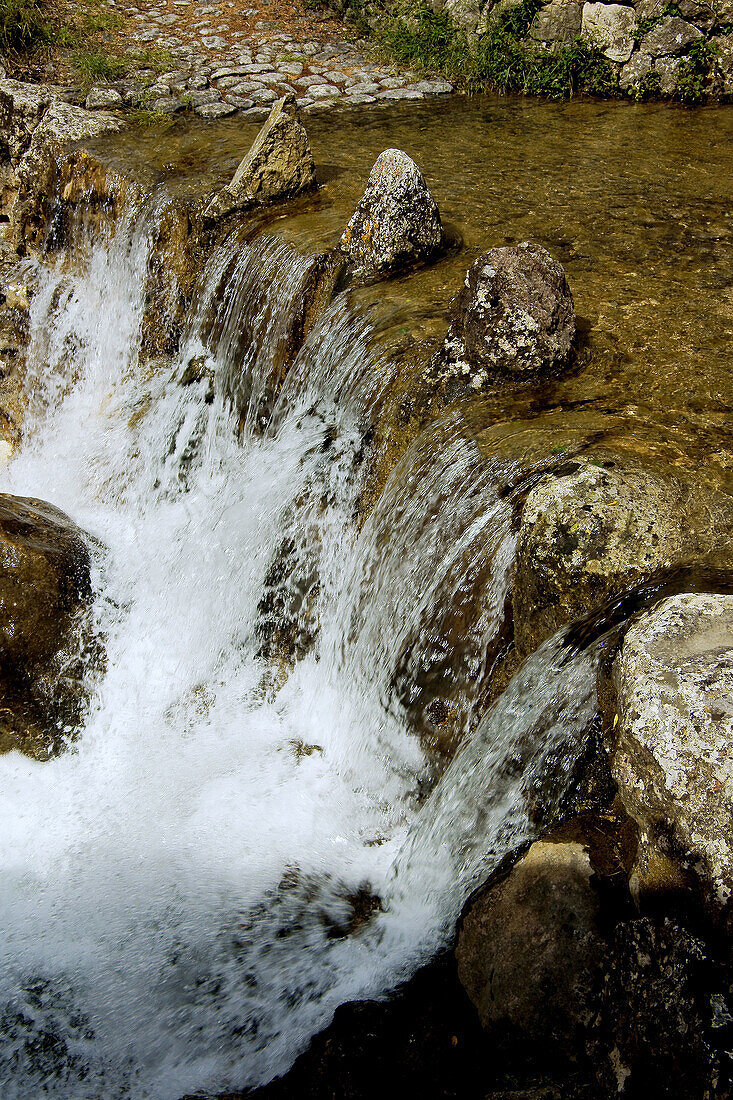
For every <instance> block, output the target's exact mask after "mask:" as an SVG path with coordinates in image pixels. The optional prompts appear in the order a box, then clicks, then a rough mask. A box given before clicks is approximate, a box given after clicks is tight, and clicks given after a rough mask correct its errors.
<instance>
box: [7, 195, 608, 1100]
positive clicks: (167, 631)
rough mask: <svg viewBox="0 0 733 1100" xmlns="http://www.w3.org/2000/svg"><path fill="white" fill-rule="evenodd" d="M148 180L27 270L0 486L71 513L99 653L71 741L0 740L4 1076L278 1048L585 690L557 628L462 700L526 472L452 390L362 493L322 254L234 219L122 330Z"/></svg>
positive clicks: (446, 866) (459, 872) (178, 1089)
mask: <svg viewBox="0 0 733 1100" xmlns="http://www.w3.org/2000/svg"><path fill="white" fill-rule="evenodd" d="M159 213H160V210H159V206H158V205H156V204H155V203H152V204H150V206H149V208H148V209H147V212H146V213H143V212H142V211H141V210H140V209H139V208H132V207H131V208H130V209H129V210H128V211H127V212H126V213H125V214H124V216H123V217H121V219H120V220H119V221H118V223H117V226H116V228H115V229H114V231H113V232H111V233H110V234H109V235H106V236H103V237H99V238H97V239H95V240H93V241H90V242H89V248H88V253H87V255H88V262H86V263H85V264H84V265H83V266H82V270H77V271H70V270H69V266H68V265H67V264H64V263H63V262H61V261H60V262H59V263H58V264H57V265H55V266H51V267H50V268H49V269H48V270H46V271H39V279H40V286H39V289H38V292H37V293H36V295H35V297H34V299H33V303H32V316H31V332H32V338H31V347H30V354H29V362H30V364H31V366H30V370H29V376H28V382H27V404H28V412H27V419H26V423H25V427H24V444H23V447H22V448H21V449H20V451H19V453H18V454H17V456H16V457H15V459H14V461H13V462H12V464H11V466H10V467H9V469H8V470H7V471H6V472H5V473H4V475H3V485H2V488H3V490H4V491H7V492H12V493H17V494H22V495H28V496H38V497H42V498H45V499H48V500H50V501H52V502H53V503H54V504H56V505H57V506H59V507H61V508H63V509H64V510H65V511H66V512H68V513H69V514H70V515H71V516H72V518H73V519H74V520H75V521H76V522H77V523H78V524H79V525H80V526H81V527H82V528H84V529H85V530H86V531H88V532H89V533H90V534H91V535H92V536H93V537H94V540H95V542H94V546H93V559H94V562H93V570H94V575H93V581H94V589H95V592H96V598H95V603H94V609H93V613H94V622H95V628H96V630H97V631H98V633H99V635H100V637H102V638H103V639H104V645H105V650H106V667H105V670H104V672H103V674H100V673H99V672H97V673H96V674H95V676H94V677H93V679H92V680H91V684H90V686H91V691H92V703H91V706H90V709H89V713H88V715H87V717H86V720H85V724H84V728H83V730H82V731H81V733H80V735H79V737H78V739H76V740H75V741H74V743H73V744H71V745H70V746H69V748H68V750H67V751H66V752H64V753H63V754H61V755H59V756H58V757H56V758H54V759H52V760H50V761H48V762H45V763H39V762H37V761H33V760H31V759H28V758H26V757H23V756H21V755H20V754H18V753H10V754H8V755H6V756H2V757H0V789H1V790H2V797H1V799H0V864H1V865H2V880H3V887H2V892H1V894H0V928H2V937H1V939H0V1021H1V1023H0V1027H1V1028H2V1034H3V1042H2V1045H1V1046H0V1083H1V1085H2V1087H1V1088H0V1092H2V1096H3V1098H4V1100H29V1098H31V1097H36V1096H39V1095H48V1096H51V1097H64V1100H91V1098H92V1097H98V1096H100V1095H102V1096H104V1097H105V1098H106V1100H113V1098H116V1097H120V1098H123V1097H124V1098H132V1100H148V1098H149V1100H178V1098H179V1097H181V1096H182V1095H183V1094H184V1093H192V1092H195V1091H196V1090H203V1091H210V1092H214V1091H216V1090H219V1091H222V1090H224V1089H226V1088H241V1087H244V1086H247V1085H256V1084H259V1083H263V1082H265V1081H267V1080H269V1079H270V1078H271V1077H272V1076H273V1075H275V1074H277V1073H282V1072H283V1071H284V1070H285V1069H287V1067H288V1065H289V1064H290V1063H291V1062H292V1060H293V1059H294V1057H295V1056H296V1055H297V1053H298V1052H299V1051H300V1050H302V1049H303V1048H304V1047H305V1046H306V1045H307V1043H308V1041H309V1039H310V1038H311V1037H312V1035H313V1034H314V1033H316V1032H317V1031H318V1030H320V1029H321V1028H323V1027H324V1026H325V1025H326V1024H327V1023H328V1022H329V1020H330V1018H331V1016H332V1014H333V1012H334V1010H335V1008H336V1007H337V1006H338V1005H339V1004H340V1003H343V1002H344V1001H347V1000H350V999H353V998H357V997H364V996H380V995H383V994H384V993H385V992H386V991H388V990H389V988H390V987H391V986H392V985H393V984H394V983H395V982H396V981H398V980H399V979H400V978H403V977H405V976H407V975H409V973H410V972H411V971H412V970H413V969H414V967H416V966H417V965H418V964H419V963H420V962H421V961H423V960H424V959H426V958H428V957H429V956H430V955H431V953H432V952H434V951H435V950H436V949H437V948H438V947H440V946H441V945H442V944H443V943H444V942H445V941H446V938H447V937H448V936H449V935H450V929H451V926H452V922H453V921H454V920H455V916H456V915H457V913H458V911H459V910H460V906H461V904H462V902H463V901H464V900H465V898H466V896H467V895H468V893H469V892H470V890H471V889H472V888H473V887H474V886H475V885H476V883H477V882H478V881H479V879H480V876H481V874H483V873H486V872H487V871H488V870H490V869H491V867H492V866H494V865H495V864H496V863H497V862H498V861H499V860H500V859H501V857H502V856H503V855H504V854H506V852H508V851H509V850H511V848H512V847H513V846H516V844H518V843H520V842H521V841H523V840H525V839H527V838H529V837H531V835H533V831H534V830H535V829H536V824H535V823H534V822H535V820H536V818H535V817H533V810H532V806H533V804H534V803H536V801H537V799H538V798H541V794H540V793H538V792H540V788H541V787H542V784H543V782H544V780H545V777H546V775H547V774H548V771H550V772H552V774H553V776H554V780H553V782H554V784H555V786H556V787H557V791H556V792H555V794H553V793H550V794H548V795H547V797H548V798H550V799H552V798H553V797H555V795H556V794H557V793H561V788H562V785H563V778H564V777H566V776H567V775H568V774H569V771H570V770H571V768H572V763H573V761H574V760H575V759H576V758H577V754H578V752H579V749H580V747H581V746H582V742H583V735H584V732H585V730H586V729H587V727H588V725H589V723H590V722H591V720H592V718H593V715H594V713H595V673H596V666H597V660H598V652H599V650H598V647H597V645H596V646H594V645H591V646H586V647H585V648H584V649H579V650H576V649H573V647H572V646H571V645H570V644H569V641H568V640H567V639H566V638H563V637H558V638H555V639H552V640H551V641H550V642H549V643H547V644H546V646H545V647H543V649H541V650H540V651H539V652H538V653H537V654H536V655H535V656H534V657H533V658H532V659H531V660H530V661H529V662H527V664H526V665H525V667H524V669H523V670H522V672H521V673H520V674H519V675H518V676H517V677H515V679H514V681H513V682H512V684H511V686H510V688H509V689H508V690H507V692H505V693H504V695H503V696H502V698H501V699H500V700H499V702H498V703H497V704H496V705H495V706H494V707H493V709H492V710H491V711H490V712H489V714H488V715H485V716H483V717H481V713H480V711H481V708H480V706H479V705H478V702H477V698H476V690H475V685H476V684H477V683H478V682H479V681H480V680H481V678H482V676H484V675H485V673H486V667H485V664H486V660H487V657H486V654H487V652H488V651H489V650H490V649H491V646H492V644H493V643H494V641H495V639H496V638H497V636H498V634H499V631H500V628H501V625H502V621H503V616H504V606H505V601H506V597H507V592H508V589H509V584H510V572H511V565H512V561H513V554H514V545H515V539H516V531H515V525H514V522H513V518H512V517H513V498H512V494H511V493H509V494H507V493H506V492H505V487H506V485H507V484H508V483H509V481H510V480H511V479H512V476H513V475H515V474H516V471H513V472H511V476H510V475H508V474H507V471H506V469H504V470H502V471H500V470H499V469H498V467H497V468H492V466H491V465H490V463H488V462H487V461H482V460H480V456H479V455H478V451H477V448H476V447H475V445H474V444H473V443H471V442H470V440H468V439H467V438H465V437H464V436H463V435H462V434H461V432H460V425H459V424H458V423H457V422H454V421H452V420H449V421H446V423H444V424H442V425H440V426H439V427H438V428H436V429H431V431H430V433H428V434H426V436H425V437H421V438H419V439H418V440H417V441H416V442H415V443H414V444H413V445H412V447H411V448H410V449H409V450H408V452H407V453H406V455H405V456H404V458H403V460H402V462H401V463H400V464H399V466H398V467H397V468H396V469H395V470H394V471H393V473H392V475H391V477H390V479H389V481H388V483H387V485H386V487H385V488H384V491H383V492H382V495H381V497H380V499H379V500H378V501H377V503H376V505H375V506H374V508H373V510H372V511H371V513H370V515H369V516H368V518H367V519H366V521H365V522H362V521H361V517H360V506H361V505H360V501H361V493H362V490H363V488H364V478H365V455H368V443H367V439H368V433H369V429H370V426H371V424H372V421H373V417H374V410H375V409H376V408H377V406H378V403H379V400H380V397H381V394H382V392H383V390H384V387H385V385H386V384H387V382H388V381H389V379H390V377H391V371H392V367H391V365H390V363H389V362H386V361H384V359H383V357H380V354H379V350H378V348H377V347H376V346H375V345H374V342H373V340H372V339H371V336H370V332H369V327H368V324H367V323H366V321H365V320H364V319H363V318H362V317H360V316H359V314H358V313H357V312H355V310H354V309H353V308H352V306H351V305H350V303H349V301H348V299H346V298H344V296H342V295H341V296H338V297H337V298H336V299H335V300H334V302H333V303H332V304H331V305H330V306H328V308H327V309H326V310H325V312H323V314H322V315H321V316H320V318H319V319H318V320H317V321H316V322H315V324H314V325H313V326H312V327H311V328H310V330H309V331H308V333H307V335H306V336H305V339H304V342H303V343H302V346H301V347H300V349H299V350H298V351H297V354H296V355H295V356H294V358H293V357H292V356H291V357H290V358H292V361H289V358H288V357H289V355H290V350H291V348H292V346H293V342H292V332H293V331H294V326H295V325H296V321H297V313H298V310H299V309H300V308H301V305H302V298H303V294H304V288H305V287H306V285H307V282H308V279H309V277H310V276H311V274H312V271H313V265H314V263H315V260H314V258H312V257H311V258H308V257H303V256H300V255H298V254H296V253H295V252H294V251H293V250H292V249H291V248H289V246H287V245H285V244H284V243H282V242H280V241H277V240H274V239H268V238H261V239H259V240H257V241H255V242H253V243H250V244H238V243H237V242H236V240H234V239H232V240H231V241H229V242H226V243H225V244H224V245H222V246H221V247H220V248H218V249H217V250H215V252H214V253H213V255H212V256H211V257H210V260H209V263H208V265H207V266H206V269H205V270H204V271H203V273H202V275H201V285H200V288H199V293H198V294H197V298H196V303H197V304H196V307H195V309H193V310H192V312H191V316H190V318H189V323H188V327H187V330H186V332H185V333H184V336H183V339H182V341H181V346H180V349H179V351H178V352H177V353H176V355H175V357H173V359H172V360H168V359H159V360H155V361H151V360H149V359H146V358H145V356H144V355H143V354H142V350H141V348H142V329H143V317H144V312H145V306H146V298H145V290H146V272H147V270H148V266H149V261H150V252H151V248H152V247H153V245H152V242H153V239H154V228H155V219H156V218H157V217H158V216H159ZM90 232H91V231H90ZM192 365H193V366H192ZM477 592H480V593H481V601H482V602H481V606H480V609H479V610H478V611H477V610H476V609H475V608H474V609H473V617H472V618H470V620H469V619H468V618H467V615H468V611H469V610H470V609H471V601H472V600H473V598H474V595H475V594H476V593H477ZM451 610H453V611H454V612H455V618H456V621H457V622H458V624H459V625H460V624H465V623H468V626H467V628H466V638H465V639H464V643H465V644H464V648H463V650H462V652H461V658H460V661H458V660H457V658H456V655H455V653H454V650H453V648H452V643H453V641H455V632H456V629H457V628H456V627H455V625H452V619H451ZM452 632H453V633H452ZM455 662H457V663H455ZM454 663H455V668H454ZM451 670H454V671H453V672H452V671H451ZM426 685H427V686H426ZM431 692H432V694H433V695H436V694H437V695H440V693H441V692H443V693H447V694H448V695H450V699H449V702H450V705H451V706H452V707H453V708H454V718H455V722H456V723H457V725H458V727H459V732H460V734H461V736H462V737H463V747H462V748H461V750H460V752H459V753H458V754H457V755H456V756H455V758H454V759H453V761H452V763H451V764H450V766H448V767H447V768H446V769H445V770H444V771H443V774H442V777H440V778H438V776H439V773H440V771H441V768H437V769H436V767H435V764H434V761H433V760H432V759H431V756H430V753H429V752H427V751H426V748H425V743H424V741H423V740H422V739H421V737H420V736H418V735H417V733H416V731H415V723H414V715H415V708H416V706H418V705H422V704H423V703H424V701H425V699H427V698H429V697H432V696H431ZM479 719H480V720H479Z"/></svg>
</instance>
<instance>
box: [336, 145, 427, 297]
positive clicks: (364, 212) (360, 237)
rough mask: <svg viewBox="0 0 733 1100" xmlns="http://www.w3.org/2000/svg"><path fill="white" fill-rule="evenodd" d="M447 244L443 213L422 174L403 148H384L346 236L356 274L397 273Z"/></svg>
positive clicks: (343, 240)
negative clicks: (441, 216)
mask: <svg viewBox="0 0 733 1100" xmlns="http://www.w3.org/2000/svg"><path fill="white" fill-rule="evenodd" d="M444 242H445V235H444V233H443V224H442V222H441V220H440V211H439V210H438V206H437V203H436V202H435V199H434V198H433V196H432V195H431V193H430V189H429V187H428V185H427V183H426V182H425V177H424V176H423V174H422V172H421V171H420V169H419V168H418V166H417V165H416V164H415V162H414V160H411V159H410V157H408V155H407V153H403V152H402V150H401V149H385V150H384V152H382V153H380V154H379V156H378V157H377V159H376V161H375V162H374V167H373V168H372V170H371V172H370V173H369V179H368V181H367V185H366V190H365V191H364V194H363V195H362V197H361V199H360V200H359V203H358V205H357V207H356V210H355V211H354V213H353V215H352V217H351V220H350V222H349V224H348V225H347V227H346V230H345V231H344V233H343V236H342V237H341V242H340V244H341V248H342V250H343V251H344V252H345V253H346V254H347V255H348V257H349V259H350V261H351V264H352V270H353V273H354V274H355V275H356V276H357V277H358V278H371V277H376V276H380V275H388V274H393V273H395V272H398V271H400V270H403V269H405V268H408V267H413V266H415V265H416V264H419V263H424V262H426V261H428V260H430V259H432V258H433V257H434V256H436V255H437V253H438V252H439V251H440V250H441V248H442V247H443V245H444Z"/></svg>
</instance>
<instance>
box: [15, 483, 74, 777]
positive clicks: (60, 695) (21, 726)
mask: <svg viewBox="0 0 733 1100" xmlns="http://www.w3.org/2000/svg"><path fill="white" fill-rule="evenodd" d="M90 597H91V582H90V577H89V551H88V549H87V545H86V542H85V538H84V535H83V533H82V532H81V530H80V529H79V528H78V527H77V526H76V524H74V523H73V522H72V521H71V520H70V519H69V517H68V516H66V515H65V514H64V513H63V512H61V511H60V510H59V509H58V508H54V507H53V506H52V505H50V504H47V503H46V502H45V501H42V500H35V499H31V498H28V497H12V496H7V495H4V494H3V495H0V697H1V698H2V707H0V751H7V750H8V749H12V748H21V749H23V750H24V751H29V752H32V753H33V754H34V755H39V756H47V755H49V753H51V752H53V751H55V750H56V749H58V748H59V747H60V744H61V742H62V741H63V739H64V737H66V736H67V735H68V734H69V733H70V732H72V729H73V726H74V723H75V722H76V721H78V719H79V715H80V712H81V707H82V705H83V698H84V689H83V684H82V681H83V673H84V668H83V661H81V663H80V654H81V651H82V649H83V648H84V645H85V644H87V642H88V641H89V639H88V638H87V639H86V641H82V634H83V633H84V632H83V631H82V630H81V628H80V620H81V616H82V613H83V611H84V609H85V607H86V606H87V604H88V601H89V599H90Z"/></svg>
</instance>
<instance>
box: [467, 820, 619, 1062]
mask: <svg viewBox="0 0 733 1100" xmlns="http://www.w3.org/2000/svg"><path fill="white" fill-rule="evenodd" d="M592 878H593V867H592V865H591V862H590V859H589V857H588V853H587V852H586V850H585V849H584V848H583V847H582V846H581V845H580V844H578V843H575V842H566V843H558V844H552V843H546V842H537V843H535V844H533V845H532V847H531V848H530V849H529V851H528V852H527V854H526V855H525V856H524V857H523V858H522V859H521V860H519V862H518V863H517V864H516V865H515V867H514V868H513V869H512V871H511V872H510V874H509V875H508V877H507V878H506V879H505V880H504V881H503V882H499V883H498V884H495V885H493V886H491V885H490V886H489V888H488V889H487V890H486V891H485V892H483V893H481V894H479V895H477V896H476V897H475V898H474V899H472V901H471V902H469V905H468V907H467V910H466V911H465V913H464V916H463V919H462V923H461V927H460V931H459V935H458V942H457V946H456V959H457V962H458V975H459V977H460V979H461V982H462V984H463V986H464V988H465V990H466V992H467V993H468V995H469V997H470V998H471V1000H472V1001H473V1003H474V1004H475V1005H476V1008H477V1009H478V1013H479V1018H480V1019H481V1023H482V1024H483V1026H484V1027H485V1028H492V1027H497V1026H498V1027H500V1028H505V1029H509V1030H510V1031H513V1032H517V1033H519V1034H521V1035H522V1036H524V1037H525V1038H526V1039H528V1040H530V1041H532V1042H534V1043H540V1044H543V1045H549V1046H557V1047H559V1048H560V1049H561V1050H562V1051H563V1052H564V1053H567V1054H570V1055H571V1056H572V1054H573V1052H575V1053H576V1054H577V1053H578V1052H579V1051H580V1050H581V1049H582V1046H583V1043H582V1038H583V1035H584V1033H585V1031H586V1030H587V1028H588V1027H589V1025H590V1023H591V1021H592V1019H593V1015H594V991H595V989H596V986H597V984H598V979H599V976H600V968H601V966H602V963H603V959H604V952H605V946H604V943H603V940H602V937H601V936H600V934H599V931H598V925H597V919H598V911H599V903H598V896H597V893H596V890H595V888H594V886H593V883H592Z"/></svg>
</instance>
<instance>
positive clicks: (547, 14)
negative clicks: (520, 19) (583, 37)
mask: <svg viewBox="0 0 733 1100" xmlns="http://www.w3.org/2000/svg"><path fill="white" fill-rule="evenodd" d="M582 25H583V5H582V3H577V2H576V0H551V3H549V4H548V5H547V6H546V7H544V8H542V9H541V10H540V11H539V12H537V15H536V16H535V17H534V19H533V20H532V25H531V27H530V28H529V37H530V38H532V39H534V41H535V42H543V43H545V44H547V45H550V46H569V45H570V44H571V43H572V42H574V41H575V39H576V38H577V37H578V36H579V34H580V31H581V27H582Z"/></svg>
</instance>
